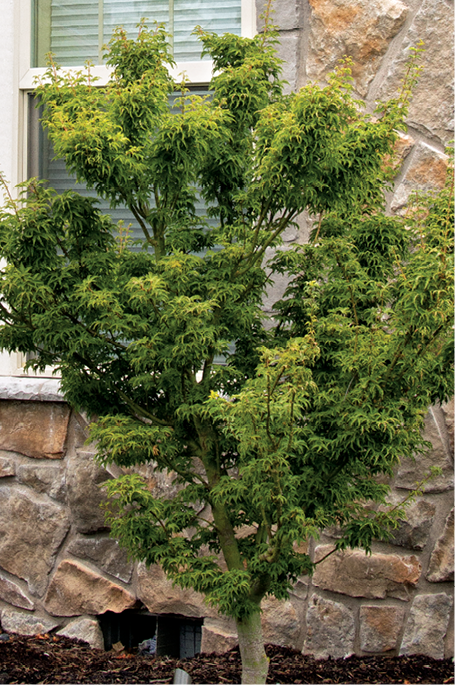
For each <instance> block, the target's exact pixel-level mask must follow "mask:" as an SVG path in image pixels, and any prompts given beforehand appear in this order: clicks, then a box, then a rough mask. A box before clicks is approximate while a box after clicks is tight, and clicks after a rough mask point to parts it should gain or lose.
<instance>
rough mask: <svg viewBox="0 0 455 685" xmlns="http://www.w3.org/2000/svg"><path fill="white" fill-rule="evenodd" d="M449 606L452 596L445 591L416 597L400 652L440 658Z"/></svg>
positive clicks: (442, 653)
mask: <svg viewBox="0 0 455 685" xmlns="http://www.w3.org/2000/svg"><path fill="white" fill-rule="evenodd" d="M451 607H452V597H450V596H449V595H447V594H446V593H445V592H440V593H439V594H436V595H419V596H418V597H416V598H415V600H414V602H413V603H412V607H411V613H410V615H409V618H408V621H407V624H406V627H405V631H404V635H403V640H402V642H401V648H400V654H425V655H426V656H432V657H433V658H435V659H442V658H443V657H444V636H445V634H446V632H447V627H448V623H449V617H450V609H451Z"/></svg>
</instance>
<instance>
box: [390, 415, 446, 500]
mask: <svg viewBox="0 0 455 685" xmlns="http://www.w3.org/2000/svg"><path fill="white" fill-rule="evenodd" d="M423 436H424V438H425V440H428V441H429V442H431V443H432V445H433V449H431V450H430V452H429V453H428V454H416V456H415V459H414V460H411V459H403V461H402V462H401V465H400V467H399V469H398V473H397V478H396V487H397V488H402V489H404V490H413V489H414V488H415V486H416V483H418V482H420V481H421V480H422V479H423V478H424V476H425V474H427V473H428V472H429V470H430V468H431V467H432V466H439V467H440V468H441V469H442V474H441V475H440V476H436V477H435V478H432V479H431V480H429V481H428V482H427V483H425V485H424V488H423V489H424V491H425V492H445V491H446V490H453V464H452V459H451V455H450V454H449V452H448V450H447V449H446V446H445V444H444V441H443V439H442V436H441V433H440V431H439V427H438V424H437V422H436V421H435V418H434V413H433V410H432V409H430V411H429V412H428V414H427V416H426V417H425V429H424V432H423Z"/></svg>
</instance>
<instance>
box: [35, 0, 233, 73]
mask: <svg viewBox="0 0 455 685" xmlns="http://www.w3.org/2000/svg"><path fill="white" fill-rule="evenodd" d="M142 17H146V18H147V19H148V21H149V25H151V24H152V22H154V21H158V22H160V23H164V24H165V26H166V30H167V31H168V32H169V33H170V34H171V38H170V42H171V44H172V45H173V51H174V58H175V60H176V61H178V62H192V61H197V60H200V59H201V44H200V42H199V41H198V40H197V38H196V36H192V35H191V34H192V31H193V30H194V27H195V26H197V25H200V26H202V28H203V29H205V30H207V31H214V32H216V33H235V34H238V35H240V29H241V0H71V1H68V2H67V1H66V0H34V7H33V18H34V45H35V48H34V51H33V54H34V57H33V60H34V64H33V66H44V60H45V57H44V56H45V54H46V53H47V52H49V51H50V52H53V53H54V55H55V59H56V61H57V62H58V63H59V64H61V65H63V66H77V65H81V64H83V63H84V62H85V60H88V59H90V60H92V61H93V62H95V63H96V64H99V63H101V58H102V46H103V44H104V43H107V42H108V41H109V39H110V37H111V35H112V31H113V29H114V28H115V27H116V26H124V27H125V29H126V30H127V31H128V33H129V34H130V35H131V36H133V35H134V33H135V32H136V30H137V29H136V25H137V24H138V23H139V21H140V20H141V18H142Z"/></svg>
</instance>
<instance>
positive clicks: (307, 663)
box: [0, 634, 453, 685]
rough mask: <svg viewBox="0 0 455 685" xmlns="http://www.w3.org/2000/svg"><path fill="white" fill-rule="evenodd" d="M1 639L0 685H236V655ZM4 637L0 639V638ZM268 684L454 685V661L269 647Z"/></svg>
mask: <svg viewBox="0 0 455 685" xmlns="http://www.w3.org/2000/svg"><path fill="white" fill-rule="evenodd" d="M3 636H4V638H5V639H4V641H2V640H1V639H0V683H10V684H12V683H67V684H68V683H150V684H152V685H154V684H155V683H156V684H157V685H158V683H172V681H173V677H174V671H175V669H176V668H182V669H184V670H185V671H186V672H187V673H189V674H190V676H191V679H192V681H193V683H239V682H240V672H241V665H240V655H239V652H238V649H232V650H231V651H229V652H226V654H221V655H220V654H199V655H197V656H196V657H194V658H193V659H182V660H178V659H171V658H169V657H157V658H155V657H150V656H138V655H136V654H133V653H129V652H127V651H123V652H120V653H115V652H113V651H111V652H103V651H101V650H96V649H90V648H89V647H88V646H87V645H86V644H85V643H82V642H79V641H77V640H69V639H68V638H64V637H57V636H55V637H52V636H48V635H45V636H36V637H22V636H18V635H10V636H6V635H5V634H3ZM1 637H2V636H0V638H1ZM266 650H267V655H268V657H269V658H270V670H269V677H268V680H267V682H268V683H313V684H314V683H439V684H440V685H441V684H444V683H453V660H452V659H443V660H436V659H431V658H429V657H426V656H410V657H407V656H402V657H393V656H392V657H391V656H389V657H387V656H369V657H356V656H353V657H349V658H348V659H327V660H315V659H314V658H313V657H310V656H304V655H302V654H300V652H297V651H295V650H293V649H288V648H285V647H276V646H274V645H267V648H266Z"/></svg>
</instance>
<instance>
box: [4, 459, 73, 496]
mask: <svg viewBox="0 0 455 685" xmlns="http://www.w3.org/2000/svg"><path fill="white" fill-rule="evenodd" d="M16 475H17V480H18V481H19V482H20V483H24V485H28V486H29V487H31V488H33V489H34V490H35V491H36V492H42V493H46V494H47V495H49V497H52V498H53V499H55V500H57V501H59V502H64V501H65V499H66V484H65V473H64V470H63V468H62V467H61V466H54V465H47V464H21V465H20V466H18V467H17V473H16Z"/></svg>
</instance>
